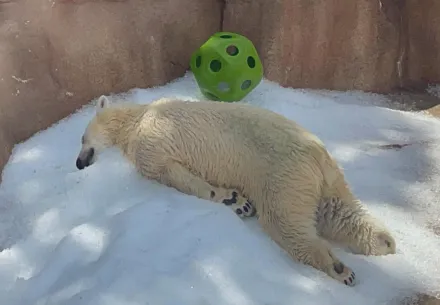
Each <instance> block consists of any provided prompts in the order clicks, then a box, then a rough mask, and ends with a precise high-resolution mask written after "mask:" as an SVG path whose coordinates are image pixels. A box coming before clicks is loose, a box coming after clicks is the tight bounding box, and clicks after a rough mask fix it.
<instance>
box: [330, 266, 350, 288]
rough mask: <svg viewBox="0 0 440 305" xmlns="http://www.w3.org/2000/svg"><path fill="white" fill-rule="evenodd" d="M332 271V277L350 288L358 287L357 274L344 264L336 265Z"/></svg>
mask: <svg viewBox="0 0 440 305" xmlns="http://www.w3.org/2000/svg"><path fill="white" fill-rule="evenodd" d="M331 269H332V270H331V271H330V276H331V277H333V278H334V279H336V280H338V281H339V282H341V283H344V284H345V285H347V286H350V287H353V286H354V285H356V275H355V273H354V272H353V271H352V270H351V269H350V268H348V267H347V266H345V265H344V264H343V263H341V262H338V263H334V264H333V266H332V268H331Z"/></svg>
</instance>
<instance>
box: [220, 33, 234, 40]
mask: <svg viewBox="0 0 440 305" xmlns="http://www.w3.org/2000/svg"><path fill="white" fill-rule="evenodd" d="M220 38H223V39H229V38H232V36H231V35H227V34H224V35H220Z"/></svg>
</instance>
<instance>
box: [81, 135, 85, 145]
mask: <svg viewBox="0 0 440 305" xmlns="http://www.w3.org/2000/svg"><path fill="white" fill-rule="evenodd" d="M84 142H85V140H84V136H82V137H81V144H84Z"/></svg>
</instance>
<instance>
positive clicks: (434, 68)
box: [406, 0, 440, 83]
mask: <svg viewBox="0 0 440 305" xmlns="http://www.w3.org/2000/svg"><path fill="white" fill-rule="evenodd" d="M406 2H407V4H406V12H407V13H406V14H407V19H408V31H409V35H408V39H409V41H408V44H409V47H408V71H407V77H408V80H409V81H411V82H416V83H417V82H427V83H440V1H438V0H423V1H418V0H407V1H406Z"/></svg>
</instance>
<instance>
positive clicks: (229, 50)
mask: <svg viewBox="0 0 440 305" xmlns="http://www.w3.org/2000/svg"><path fill="white" fill-rule="evenodd" d="M226 53H228V54H229V55H231V56H235V55H237V54H238V48H237V47H236V46H234V45H230V46H228V47H227V48H226Z"/></svg>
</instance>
